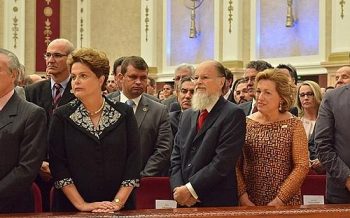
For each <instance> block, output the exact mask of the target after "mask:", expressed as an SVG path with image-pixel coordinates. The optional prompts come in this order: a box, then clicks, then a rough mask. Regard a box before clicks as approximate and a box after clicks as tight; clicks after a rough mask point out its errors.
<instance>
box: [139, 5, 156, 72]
mask: <svg viewBox="0 0 350 218" xmlns="http://www.w3.org/2000/svg"><path fill="white" fill-rule="evenodd" d="M155 9H156V1H154V0H142V2H141V57H143V58H144V59H145V61H146V62H147V64H148V66H150V74H153V75H152V76H153V77H155V76H156V75H155V74H156V73H157V67H155V66H157V49H158V46H157V41H156V33H157V18H156V16H157V15H156V12H155Z"/></svg>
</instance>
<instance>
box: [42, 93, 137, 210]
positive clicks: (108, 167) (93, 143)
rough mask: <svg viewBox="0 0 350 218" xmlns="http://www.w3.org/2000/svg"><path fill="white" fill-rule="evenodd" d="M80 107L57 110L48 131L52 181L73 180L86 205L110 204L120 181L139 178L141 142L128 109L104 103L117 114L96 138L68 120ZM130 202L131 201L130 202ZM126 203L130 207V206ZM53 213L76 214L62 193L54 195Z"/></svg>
mask: <svg viewBox="0 0 350 218" xmlns="http://www.w3.org/2000/svg"><path fill="white" fill-rule="evenodd" d="M80 104H81V102H80V101H78V100H75V101H72V102H70V103H69V104H66V105H64V106H62V107H60V108H58V109H57V110H55V113H54V114H53V117H52V122H51V125H50V130H49V137H48V140H49V145H50V146H49V149H50V158H51V163H50V169H51V171H52V175H53V178H54V181H55V182H56V181H62V180H64V179H66V178H72V179H73V181H74V184H75V186H76V187H77V190H78V192H79V193H80V195H81V196H82V197H83V199H84V200H85V201H87V202H95V201H106V200H107V201H110V200H112V199H113V198H114V197H115V194H116V193H117V191H118V189H119V188H120V186H121V184H122V182H123V181H128V180H135V179H139V177H140V169H141V163H140V141H139V133H138V130H137V123H136V120H135V117H134V114H133V111H132V109H131V108H130V107H128V106H127V105H125V104H122V103H119V102H111V101H109V100H108V99H106V104H108V105H110V107H112V108H114V109H115V111H117V113H112V114H109V115H110V121H111V123H109V124H106V125H105V127H106V128H105V129H103V131H102V133H101V134H100V136H99V137H96V136H94V135H93V134H91V133H90V132H89V131H87V130H86V129H85V128H83V127H82V126H80V125H78V124H77V123H76V122H74V121H73V120H72V119H71V118H70V117H71V115H75V116H77V117H79V116H80V114H79V112H76V110H77V108H78V107H79V105H80ZM130 200H131V201H132V199H130ZM130 200H128V202H127V203H128V205H129V207H132V205H130V204H132V202H130ZM53 202H54V204H53V209H54V211H61V212H62V211H76V208H75V207H74V206H73V205H72V204H71V203H70V201H69V200H68V199H67V198H66V197H65V195H64V194H63V192H62V190H59V191H57V192H56V193H55V196H54V201H53Z"/></svg>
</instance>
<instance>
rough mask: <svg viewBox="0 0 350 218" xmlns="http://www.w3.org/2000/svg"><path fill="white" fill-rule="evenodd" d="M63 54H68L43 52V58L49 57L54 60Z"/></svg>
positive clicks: (47, 58)
mask: <svg viewBox="0 0 350 218" xmlns="http://www.w3.org/2000/svg"><path fill="white" fill-rule="evenodd" d="M64 56H68V55H67V54H61V53H49V52H48V53H46V54H44V59H45V60H49V59H50V58H51V57H52V58H53V59H55V60H57V59H60V58H62V57H64Z"/></svg>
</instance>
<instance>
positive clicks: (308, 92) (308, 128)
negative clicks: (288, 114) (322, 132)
mask: <svg viewBox="0 0 350 218" xmlns="http://www.w3.org/2000/svg"><path fill="white" fill-rule="evenodd" d="M321 101H322V94H321V88H320V86H319V85H318V84H317V83H315V82H313V81H309V80H307V81H304V82H302V83H301V84H300V85H299V88H298V92H297V107H298V111H299V117H300V119H301V121H302V122H303V125H304V129H305V133H306V136H307V138H308V141H309V159H310V166H311V169H313V170H315V171H316V172H317V173H323V172H324V170H323V167H322V166H321V163H320V161H319V160H318V158H317V154H316V147H315V144H314V142H313V141H314V139H313V134H314V128H315V124H316V119H317V115H318V108H319V107H320V104H321Z"/></svg>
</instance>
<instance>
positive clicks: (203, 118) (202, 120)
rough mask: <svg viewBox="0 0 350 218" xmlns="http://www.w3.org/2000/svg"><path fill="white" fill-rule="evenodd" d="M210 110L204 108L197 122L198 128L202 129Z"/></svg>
mask: <svg viewBox="0 0 350 218" xmlns="http://www.w3.org/2000/svg"><path fill="white" fill-rule="evenodd" d="M208 114H209V113H208V111H207V110H206V109H205V110H203V111H202V112H201V113H200V114H199V117H198V122H197V130H200V129H201V128H202V126H203V124H204V121H205V119H206V118H207V116H208Z"/></svg>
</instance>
